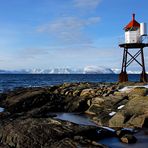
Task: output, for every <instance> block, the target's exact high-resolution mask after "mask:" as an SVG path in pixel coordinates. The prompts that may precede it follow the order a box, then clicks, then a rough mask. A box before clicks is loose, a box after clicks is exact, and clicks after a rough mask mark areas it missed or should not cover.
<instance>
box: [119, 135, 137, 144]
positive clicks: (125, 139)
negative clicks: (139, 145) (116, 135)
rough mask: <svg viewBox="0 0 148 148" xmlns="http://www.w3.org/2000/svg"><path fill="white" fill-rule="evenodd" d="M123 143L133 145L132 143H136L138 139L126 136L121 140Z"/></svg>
mask: <svg viewBox="0 0 148 148" xmlns="http://www.w3.org/2000/svg"><path fill="white" fill-rule="evenodd" d="M120 140H121V142H123V143H127V144H131V143H136V142H137V138H136V137H135V136H133V135H131V134H125V135H124V136H122V137H121V138H120Z"/></svg>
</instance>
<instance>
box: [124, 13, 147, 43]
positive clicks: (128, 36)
mask: <svg viewBox="0 0 148 148" xmlns="http://www.w3.org/2000/svg"><path fill="white" fill-rule="evenodd" d="M124 30H125V43H127V44H128V43H142V36H146V35H147V32H146V23H138V22H137V21H136V20H135V14H133V15H132V21H130V22H129V23H128V25H126V27H125V28H124Z"/></svg>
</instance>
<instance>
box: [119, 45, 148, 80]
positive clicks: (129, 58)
mask: <svg viewBox="0 0 148 148" xmlns="http://www.w3.org/2000/svg"><path fill="white" fill-rule="evenodd" d="M140 55H141V61H138V59H137V58H138V57H139V56H140ZM134 61H135V62H136V63H137V64H138V65H140V66H141V68H142V73H141V76H140V82H147V74H146V71H145V63H144V53H143V47H141V48H140V49H139V50H138V51H137V52H136V53H135V54H134V55H132V53H130V49H129V48H127V47H124V51H123V60H122V68H121V73H120V74H119V82H126V81H128V75H127V67H128V66H129V65H130V64H131V63H132V62H134Z"/></svg>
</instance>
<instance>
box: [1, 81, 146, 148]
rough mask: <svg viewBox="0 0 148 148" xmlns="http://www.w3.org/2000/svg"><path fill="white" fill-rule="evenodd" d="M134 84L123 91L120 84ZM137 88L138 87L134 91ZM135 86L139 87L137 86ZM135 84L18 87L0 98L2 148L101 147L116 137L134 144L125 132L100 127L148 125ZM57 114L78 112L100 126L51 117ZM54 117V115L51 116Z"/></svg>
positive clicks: (143, 90) (143, 97)
mask: <svg viewBox="0 0 148 148" xmlns="http://www.w3.org/2000/svg"><path fill="white" fill-rule="evenodd" d="M130 85H134V88H131V89H129V90H128V91H120V90H121V89H122V88H124V87H125V86H130ZM136 85H138V87H136ZM139 85H140V87H139ZM142 85H144V84H137V83H122V84H118V83H64V84H62V85H58V86H53V87H45V88H21V89H16V90H14V91H10V92H5V93H2V94H0V107H2V108H4V109H5V110H4V112H1V113H0V139H1V145H0V146H1V147H16V148H25V147H26V148H27V147H30V148H33V147H45V148H46V147H61V148H62V147H72V148H73V147H100V148H105V147H107V146H104V145H101V144H99V143H97V142H96V141H97V140H99V139H101V138H105V137H109V136H117V137H119V138H120V140H121V141H122V142H124V143H134V142H136V140H137V139H136V138H135V137H134V136H133V134H131V133H130V132H127V133H126V132H125V133H124V134H123V131H122V132H119V131H118V133H114V132H111V131H109V130H107V129H106V130H105V129H102V128H101V127H100V126H108V127H111V128H114V129H118V128H123V127H130V128H137V127H138V128H142V127H148V96H147V95H148V89H147V88H144V87H142ZM57 112H67V113H68V112H73V113H74V112H75V113H76V112H81V113H85V114H87V115H88V116H89V118H90V119H91V120H92V121H93V122H95V123H96V124H97V125H98V126H99V127H100V128H99V127H94V126H82V125H77V124H73V123H71V122H68V121H61V120H58V119H54V118H53V117H55V116H56V113H57ZM52 113H55V114H52Z"/></svg>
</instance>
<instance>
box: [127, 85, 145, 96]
mask: <svg viewBox="0 0 148 148" xmlns="http://www.w3.org/2000/svg"><path fill="white" fill-rule="evenodd" d="M147 94H148V89H147V88H145V87H135V88H133V89H131V91H130V93H129V96H130V97H131V98H133V97H137V96H146V95H147Z"/></svg>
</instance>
